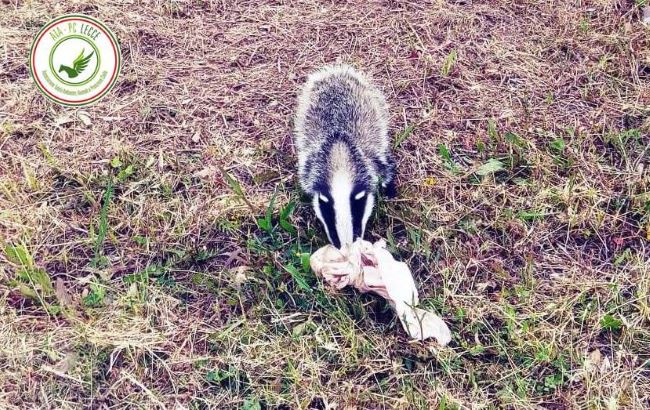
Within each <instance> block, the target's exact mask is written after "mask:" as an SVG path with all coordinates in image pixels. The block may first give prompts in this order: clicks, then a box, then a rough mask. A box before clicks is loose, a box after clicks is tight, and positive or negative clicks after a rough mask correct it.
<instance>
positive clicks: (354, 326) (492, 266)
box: [0, 0, 650, 409]
mask: <svg viewBox="0 0 650 410" xmlns="http://www.w3.org/2000/svg"><path fill="white" fill-rule="evenodd" d="M83 3H84V2H77V1H59V2H32V1H26V0H4V1H0V125H1V127H0V237H1V241H2V248H3V249H2V250H3V251H2V252H0V261H1V264H0V312H1V316H0V386H1V387H0V407H2V408H33V407H42V408H80V407H89V408H126V407H129V408H154V407H169V408H175V407H178V408H182V407H190V408H248V409H255V408H258V406H261V407H276V406H280V407H284V408H309V407H315V408H324V407H328V408H332V407H338V408H346V407H347V408H350V407H355V406H356V407H358V408H367V407H373V408H378V407H387V408H394V407H397V408H431V407H434V406H435V407H437V408H439V409H447V408H458V407H460V408H470V407H471V408H485V407H509V408H534V407H538V406H542V407H549V408H609V409H614V408H642V407H645V408H648V406H650V364H649V360H650V330H648V329H649V328H650V326H649V325H650V323H649V322H650V301H649V299H648V298H649V295H650V267H649V265H650V251H649V249H648V245H649V242H648V240H650V215H649V213H650V196H649V194H648V186H649V184H650V181H649V174H650V173H649V171H648V166H649V161H648V159H649V157H650V155H649V151H648V145H649V143H650V138H649V137H648V133H649V131H650V40H649V30H648V28H646V27H644V26H643V25H642V24H641V23H640V22H639V15H640V11H639V7H640V5H641V4H642V3H643V1H637V2H636V3H635V2H634V1H633V0H612V1H609V0H594V1H578V0H576V1H553V0H547V1H517V2H511V1H505V0H504V1H498V0H491V1H489V2H487V1H486V2H481V1H451V0H450V1H443V0H438V1H431V2H420V1H411V2H408V1H370V2H361V1H359V2H357V3H358V4H354V3H352V2H350V3H344V2H334V3H330V2H323V3H320V2H316V1H312V0H305V1H300V2H292V1H271V0H269V1H255V2H240V1H237V2H234V1H225V0H224V1H216V0H214V1H211V0H206V1H198V0H197V1H171V0H159V1H151V2H145V1H137V0H136V1H117V2H109V1H98V2H93V4H94V5H84V4H83ZM67 12H84V13H86V14H90V15H93V16H96V17H98V18H100V19H102V20H103V21H104V22H106V23H107V24H108V25H109V27H111V28H112V29H113V30H114V31H115V33H116V34H117V36H118V38H119V39H120V41H121V43H122V50H123V56H124V67H123V70H122V75H121V78H120V80H119V83H118V85H117V86H116V88H115V89H114V90H113V92H111V94H110V95H109V96H108V97H106V98H105V99H104V100H102V101H101V102H100V103H99V104H97V105H96V106H93V107H90V108H85V109H81V110H75V109H66V108H62V107H59V106H55V105H52V104H50V103H49V102H47V101H46V100H45V98H44V97H43V96H41V95H40V94H39V93H38V91H37V90H36V87H35V86H34V85H33V83H32V81H31V79H30V78H29V75H28V70H27V67H26V61H27V52H28V48H29V46H30V44H31V40H32V38H33V36H34V35H35V33H36V32H37V30H38V29H39V28H40V27H41V26H42V25H43V24H45V23H46V22H47V21H48V20H49V19H50V18H53V17H55V16H57V15H60V14H63V13H67ZM335 61H343V62H348V63H351V64H353V65H356V66H357V67H359V68H361V69H362V70H364V71H366V72H368V73H370V74H372V75H373V76H374V78H375V79H376V81H377V82H378V83H380V84H381V85H382V87H383V88H384V90H385V92H386V94H387V97H388V99H389V102H390V104H391V113H392V116H393V117H392V122H391V124H392V130H393V131H394V132H393V134H394V138H395V140H396V145H398V146H397V147H396V150H395V151H396V156H397V158H398V167H399V177H398V182H399V185H400V188H401V195H400V197H399V199H396V200H393V201H389V202H384V203H383V204H382V205H381V206H380V208H379V213H378V215H377V217H376V218H374V221H373V225H372V228H371V230H370V235H369V236H370V237H371V238H377V237H378V236H388V239H389V243H390V245H391V246H392V248H393V250H394V251H395V252H396V254H398V255H399V256H400V258H401V259H403V260H405V261H407V262H408V263H409V264H410V266H411V267H412V268H413V269H414V271H415V273H416V277H417V281H418V283H419V284H420V287H421V294H422V295H423V297H424V303H425V304H426V305H428V306H430V307H432V308H435V309H436V310H437V311H438V312H440V313H441V314H442V315H443V316H444V317H445V319H446V320H447V321H448V322H449V324H450V327H451V328H452V330H453V334H454V336H453V337H454V340H453V342H452V344H451V345H450V346H449V347H448V348H444V349H440V348H438V347H436V346H435V344H434V343H433V342H431V343H424V344H421V343H409V342H408V341H407V340H406V339H405V335H404V333H403V332H402V331H401V329H400V326H399V323H397V322H396V321H395V318H394V317H392V315H391V314H390V310H388V309H387V308H386V306H385V305H383V303H382V302H380V301H379V300H378V299H377V298H375V297H372V296H368V295H358V294H355V293H354V292H352V291H350V292H345V293H344V294H341V295H333V294H331V292H329V291H327V290H326V289H323V286H322V284H320V283H319V281H318V280H316V279H315V278H314V277H313V276H312V275H311V273H309V272H308V271H307V270H305V269H304V267H303V264H302V262H303V261H304V257H305V255H307V254H309V253H310V252H311V251H312V250H314V249H315V248H316V247H318V246H321V245H322V244H323V234H322V232H321V231H320V227H319V226H318V225H317V224H316V222H315V220H314V218H313V217H312V215H311V212H310V210H309V207H308V206H307V205H305V204H304V203H302V202H301V198H300V193H299V192H298V190H297V187H296V184H295V157H294V155H293V152H292V147H291V136H290V129H291V115H292V112H293V109H294V106H295V104H294V98H295V95H296V92H297V90H298V87H299V86H300V84H301V83H302V82H303V81H304V79H305V76H306V75H307V73H309V72H310V71H311V70H313V69H315V68H317V67H319V66H320V65H322V64H325V63H331V62H335ZM80 111H81V112H87V114H88V115H89V117H90V118H91V121H92V123H91V124H90V125H85V124H84V122H83V121H82V120H81V119H80V118H79V116H78V113H79V112H80ZM490 160H493V161H492V162H490V163H491V164H495V165H497V167H500V168H502V169H501V170H499V171H497V172H483V171H489V170H488V169H486V168H485V167H483V168H481V167H482V166H483V165H484V164H486V163H488V162H489V161H490ZM494 160H498V161H499V162H498V163H497V162H494ZM224 172H226V173H227V175H228V176H230V178H231V179H229V178H228V177H227V176H226V174H225V173H224ZM479 174H485V175H479ZM238 187H241V189H242V190H243V192H237V188H238ZM274 192H275V193H277V194H276V195H275V201H274V202H275V210H274V214H273V215H272V218H271V221H272V224H273V229H267V230H265V229H262V228H260V226H264V223H258V222H257V219H258V218H264V215H265V210H266V208H267V207H268V205H269V203H271V198H272V197H273V196H274ZM242 194H243V195H244V196H245V199H246V200H247V201H248V202H249V204H247V203H246V201H244V198H243V197H242ZM290 204H297V208H296V210H295V212H293V213H292V212H290V211H291V208H290ZM288 205H289V207H288V208H287V206H288ZM283 209H284V210H285V211H286V212H284V213H285V214H286V215H284V216H283V217H282V218H280V213H281V210H283ZM280 219H281V220H282V221H284V222H283V225H284V228H283V227H282V226H280V224H279V220H280ZM291 226H294V227H295V229H297V233H292V232H291V231H292V229H291ZM39 278H40V279H39ZM50 286H51V287H50Z"/></svg>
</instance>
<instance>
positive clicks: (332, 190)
mask: <svg viewBox="0 0 650 410" xmlns="http://www.w3.org/2000/svg"><path fill="white" fill-rule="evenodd" d="M374 205H375V195H374V192H373V191H372V190H371V188H370V187H369V186H365V185H364V184H359V183H354V181H352V180H351V179H350V178H348V177H347V176H346V175H336V174H335V175H334V176H333V178H332V180H331V181H330V185H329V186H325V185H323V186H320V187H319V189H317V191H316V194H315V195H314V197H313V207H314V211H315V212H316V216H318V219H320V221H321V222H322V223H323V227H324V228H325V232H326V233H327V237H328V238H329V240H330V242H331V243H332V245H334V246H336V247H337V248H341V247H342V246H343V245H345V244H351V243H352V242H354V241H355V240H356V239H357V238H363V234H364V232H365V229H366V223H367V222H368V219H369V218H370V214H371V213H372V209H373V207H374Z"/></svg>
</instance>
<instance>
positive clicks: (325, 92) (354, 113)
mask: <svg viewBox="0 0 650 410" xmlns="http://www.w3.org/2000/svg"><path fill="white" fill-rule="evenodd" d="M294 144H295V147H296V151H297V155H298V180H299V183H300V186H301V188H302V190H303V191H304V192H305V193H306V194H307V195H309V196H311V202H312V206H313V208H314V211H315V213H316V216H317V217H318V219H319V220H320V221H321V223H322V224H323V227H324V229H325V233H326V234H327V237H328V239H329V241H330V243H331V244H332V245H334V246H336V247H337V248H341V247H342V246H343V245H346V244H351V243H352V242H354V241H355V240H356V239H357V238H363V236H364V232H365V229H366V223H367V222H368V218H370V215H371V213H372V210H373V207H374V204H375V198H376V196H377V193H378V191H379V187H380V186H381V190H382V193H383V194H384V195H385V196H387V197H393V196H394V195H395V193H396V189H395V182H394V176H395V175H394V174H395V161H394V159H393V156H392V153H391V150H390V141H389V137H388V108H387V105H386V100H385V99H384V96H383V94H382V93H381V91H380V90H379V89H378V88H377V87H375V86H374V85H373V84H372V83H371V82H370V81H369V80H368V79H367V78H366V77H365V76H364V75H363V74H361V73H360V72H359V71H357V70H355V69H354V68H352V67H350V66H347V65H335V66H326V67H323V68H322V69H320V70H318V71H316V72H314V73H312V74H311V75H309V76H308V78H307V81H306V83H305V85H304V86H303V88H302V91H301V92H300V95H299V96H298V105H297V110H296V115H295V119H294Z"/></svg>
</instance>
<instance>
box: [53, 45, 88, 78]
mask: <svg viewBox="0 0 650 410" xmlns="http://www.w3.org/2000/svg"><path fill="white" fill-rule="evenodd" d="M85 52H86V49H85V48H84V49H82V50H81V53H80V54H79V55H78V56H77V58H75V59H74V61H73V62H72V68H70V67H68V66H67V65H64V64H61V65H60V66H59V72H61V71H65V73H66V74H67V75H68V78H75V77H77V76H78V75H79V74H81V73H82V72H83V71H84V70H85V69H86V67H88V62H89V61H90V59H91V58H92V56H93V54H95V52H94V51H93V52H91V53H90V54H88V55H87V56H86V57H84V53H85Z"/></svg>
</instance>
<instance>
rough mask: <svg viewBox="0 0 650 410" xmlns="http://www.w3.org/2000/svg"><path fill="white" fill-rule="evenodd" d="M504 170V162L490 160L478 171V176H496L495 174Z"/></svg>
mask: <svg viewBox="0 0 650 410" xmlns="http://www.w3.org/2000/svg"><path fill="white" fill-rule="evenodd" d="M503 169H504V166H503V162H501V161H499V160H497V159H490V160H488V162H486V163H485V164H483V165H481V167H480V168H479V169H478V170H477V171H476V174H477V175H481V176H485V175H489V174H494V173H495V172H498V171H501V170H503Z"/></svg>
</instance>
